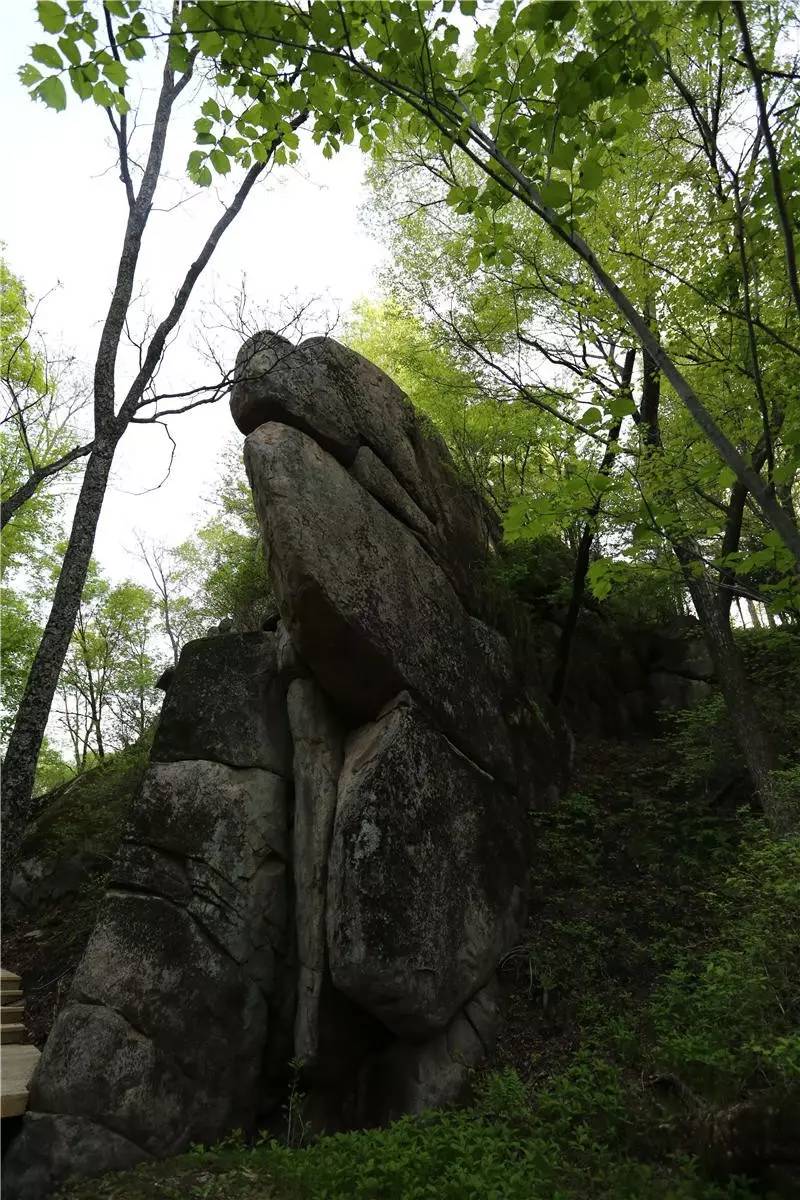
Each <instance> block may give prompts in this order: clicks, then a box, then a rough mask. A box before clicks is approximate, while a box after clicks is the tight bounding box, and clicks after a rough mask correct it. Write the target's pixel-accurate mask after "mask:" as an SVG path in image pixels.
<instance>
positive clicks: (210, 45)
mask: <svg viewBox="0 0 800 1200" xmlns="http://www.w3.org/2000/svg"><path fill="white" fill-rule="evenodd" d="M197 44H198V46H199V47H200V49H201V50H202V52H203V54H205V55H207V56H208V57H209V58H216V56H217V55H218V54H219V52H220V50H221V49H222V47H223V46H224V45H225V43H224V42H223V40H222V35H221V34H219V33H217V32H216V31H215V30H212V31H211V32H210V33H201V34H200V36H199V37H198V39H197Z"/></svg>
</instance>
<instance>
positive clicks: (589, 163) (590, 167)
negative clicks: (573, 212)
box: [581, 158, 603, 192]
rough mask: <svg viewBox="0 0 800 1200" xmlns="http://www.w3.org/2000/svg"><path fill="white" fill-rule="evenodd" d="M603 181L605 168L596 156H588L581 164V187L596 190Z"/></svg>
mask: <svg viewBox="0 0 800 1200" xmlns="http://www.w3.org/2000/svg"><path fill="white" fill-rule="evenodd" d="M602 182H603V168H602V167H601V166H600V163H599V162H598V161H597V159H596V158H587V159H585V161H584V162H583V163H582V165H581V187H584V188H586V189H587V191H590V192H594V191H596V189H597V188H599V187H600V184H601V183H602Z"/></svg>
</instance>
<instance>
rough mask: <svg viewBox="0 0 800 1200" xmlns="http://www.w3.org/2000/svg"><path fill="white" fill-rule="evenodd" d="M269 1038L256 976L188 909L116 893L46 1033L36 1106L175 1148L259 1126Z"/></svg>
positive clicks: (163, 1150) (151, 1147)
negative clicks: (254, 1121)
mask: <svg viewBox="0 0 800 1200" xmlns="http://www.w3.org/2000/svg"><path fill="white" fill-rule="evenodd" d="M266 1033H267V1002H266V999H265V997H264V993H263V991H262V987H261V986H260V983H259V982H258V981H257V980H255V979H253V978H252V977H251V976H250V975H249V974H248V972H247V971H246V970H243V969H242V967H241V966H240V964H238V963H236V962H235V961H234V960H233V959H232V958H231V957H230V956H229V955H228V954H227V953H226V951H225V950H223V949H222V948H221V947H220V946H217V945H216V943H215V942H214V941H213V940H212V939H211V938H210V937H209V936H208V934H207V932H206V931H205V930H204V929H203V928H202V926H201V925H200V924H199V922H197V921H196V920H194V919H193V917H192V916H191V915H190V914H189V912H188V911H186V910H185V909H183V908H180V907H179V906H178V905H176V904H174V903H172V902H169V901H166V900H164V899H161V898H160V897H154V896H148V895H135V894H131V895H128V894H125V893H121V894H120V893H113V892H112V893H110V894H109V897H108V900H107V902H106V905H105V908H104V910H103V912H102V915H101V918H100V921H99V923H98V925H97V927H96V929H95V931H94V933H93V934H92V938H91V940H90V942H89V946H88V948H87V951H86V954H85V955H84V958H83V960H82V962H81V965H80V967H79V968H78V971H77V973H76V975H75V979H74V981H73V985H72V989H71V991H70V999H69V1002H68V1004H67V1006H66V1007H65V1008H64V1009H62V1011H61V1013H60V1014H59V1016H58V1018H57V1020H56V1023H55V1025H54V1027H53V1030H52V1032H51V1034H50V1037H49V1038H48V1040H47V1043H46V1046H45V1049H44V1053H43V1055H42V1059H41V1061H40V1064H39V1070H38V1072H37V1076H36V1079H35V1082H34V1087H33V1089H32V1094H31V1107H32V1108H33V1109H34V1110H40V1111H47V1112H63V1113H70V1114H78V1115H81V1116H85V1117H88V1118H90V1119H92V1120H94V1121H96V1122H97V1123H99V1124H102V1125H105V1126H107V1127H108V1128H110V1129H112V1130H114V1131H115V1132H117V1133H119V1134H121V1135H122V1136H124V1137H126V1138H128V1139H129V1140H130V1141H133V1142H135V1143H136V1144H137V1145H140V1146H142V1147H144V1148H145V1149H146V1150H148V1151H149V1152H150V1153H154V1154H159V1155H163V1154H169V1153H174V1152H176V1151H177V1150H178V1149H179V1148H181V1147H182V1146H185V1145H186V1144H188V1142H189V1141H191V1140H194V1141H199V1140H203V1141H208V1140H213V1139H215V1138H217V1137H219V1136H220V1134H221V1132H222V1131H224V1130H225V1129H229V1128H233V1127H235V1126H236V1125H241V1124H243V1123H244V1124H245V1125H246V1124H248V1123H250V1122H251V1121H252V1117H253V1113H254V1111H255V1105H256V1102H257V1087H258V1079H259V1075H260V1070H261V1056H262V1054H263V1049H264V1044H265V1039H266Z"/></svg>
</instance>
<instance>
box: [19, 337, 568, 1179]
mask: <svg viewBox="0 0 800 1200" xmlns="http://www.w3.org/2000/svg"><path fill="white" fill-rule="evenodd" d="M232 411H233V415H234V418H235V420H236V422H237V424H238V425H239V428H240V429H241V430H242V431H243V432H244V433H246V434H248V435H249V436H248V437H247V441H246V445H245V463H246V466H247V471H248V476H249V478H250V482H251V486H252V489H253V496H254V501H255V505H256V510H257V512H258V515H259V519H260V523H261V526H262V530H263V538H264V544H265V549H266V552H267V556H268V561H269V568H270V575H271V578H272V581H273V586H274V589H275V593H276V597H277V602H278V608H279V610H280V621H279V623H278V625H277V629H275V632H269V633H266V632H265V633H259V634H247V635H239V634H231V633H223V634H220V635H218V636H216V637H214V638H209V639H202V640H200V641H197V642H192V643H189V645H187V646H186V647H185V648H184V651H183V653H182V655H181V659H180V662H179V665H178V668H177V671H176V674H175V677H174V679H173V680H172V682H171V683H170V685H169V688H168V691H167V695H166V699H165V702H164V709H163V712H162V715H161V719H160V722H159V726H158V730H157V734H156V739H155V743H154V747H153V751H152V756H151V763H150V766H149V769H148V771H147V774H146V777H145V780H144V784H143V787H142V791H141V794H140V796H139V798H138V800H137V801H135V802H134V805H133V810H132V816H131V820H130V827H129V829H128V830H127V833H126V836H125V838H124V839H123V844H122V848H121V851H120V853H119V855H118V858H117V860H116V862H115V865H114V868H113V872H112V878H111V886H110V888H109V891H108V894H107V897H106V900H105V902H104V905H103V908H102V911H101V916H100V919H99V922H98V925H97V927H96V929H95V931H94V933H93V935H92V938H91V940H90V942H89V945H88V947H87V950H86V954H85V956H84V958H83V960H82V963H81V965H80V967H79V969H78V972H77V974H76V977H75V981H74V984H73V987H72V990H71V992H70V995H69V999H68V1002H67V1004H66V1007H65V1008H64V1009H63V1011H62V1012H61V1013H60V1015H59V1017H58V1018H57V1020H56V1023H55V1026H54V1028H53V1031H52V1033H51V1036H50V1039H49V1040H48V1043H47V1046H46V1048H45V1051H44V1055H43V1058H42V1062H41V1066H40V1069H39V1072H38V1075H37V1077H36V1079H35V1081H34V1085H33V1089H32V1097H31V1106H30V1107H31V1112H30V1113H29V1115H28V1116H27V1117H26V1119H25V1124H24V1127H23V1130H22V1132H21V1134H20V1135H19V1137H18V1138H17V1140H16V1141H15V1142H14V1144H13V1145H12V1147H11V1149H10V1151H9V1153H8V1155H7V1158H6V1187H7V1189H8V1194H9V1196H10V1197H12V1198H13V1197H15V1196H16V1197H18V1198H19V1200H28V1198H32V1197H38V1196H41V1195H46V1194H47V1190H48V1187H49V1186H51V1184H52V1183H53V1182H54V1181H57V1180H59V1179H61V1178H63V1177H64V1176H65V1175H67V1174H93V1173H97V1172H99V1171H101V1170H106V1169H110V1168H120V1167H125V1166H127V1165H128V1164H129V1163H131V1162H134V1161H136V1160H138V1159H141V1158H144V1157H148V1156H156V1157H159V1156H164V1155H167V1154H170V1153H175V1152H177V1151H179V1150H181V1149H183V1148H185V1147H186V1146H187V1145H188V1144H189V1143H190V1142H197V1141H204V1142H209V1141H214V1140H215V1139H217V1138H219V1137H220V1136H222V1135H223V1134H224V1133H226V1132H227V1131H228V1130H230V1129H232V1128H236V1127H242V1128H245V1129H247V1128H252V1127H253V1126H254V1125H256V1124H257V1123H258V1121H259V1119H260V1118H261V1117H262V1116H263V1115H264V1114H265V1113H266V1112H267V1110H268V1109H269V1106H270V1104H271V1103H273V1104H274V1102H275V1090H274V1087H273V1085H274V1084H275V1082H276V1081H277V1080H279V1079H280V1077H281V1072H282V1071H285V1070H286V1066H287V1064H288V1062H289V1060H290V1059H292V1058H293V1057H294V1058H296V1059H300V1060H302V1062H303V1064H304V1066H303V1070H304V1076H305V1081H304V1090H306V1091H307V1092H308V1094H309V1097H310V1113H311V1116H312V1119H313V1120H314V1121H315V1123H316V1125H317V1126H318V1127H319V1128H328V1129H332V1128H337V1127H338V1128H341V1127H347V1126H362V1125H369V1124H375V1123H380V1122H383V1121H386V1120H388V1119H391V1118H393V1117H395V1116H399V1115H401V1114H402V1113H404V1112H416V1111H419V1110H420V1109H422V1108H424V1107H427V1106H430V1105H436V1104H441V1103H446V1102H449V1101H452V1100H454V1099H456V1098H458V1096H459V1094H460V1093H461V1092H462V1091H463V1089H464V1085H465V1082H466V1078H467V1072H468V1069H469V1067H471V1066H473V1065H475V1064H476V1063H478V1062H479V1061H480V1060H481V1059H482V1058H483V1057H485V1056H486V1054H487V1053H489V1052H490V1051H491V1048H492V1043H493V1039H494V1036H495V1033H496V1025H497V1004H496V997H495V986H496V985H495V969H496V965H497V962H498V960H499V959H500V957H501V956H502V955H503V953H504V952H505V951H506V950H507V949H508V948H509V947H510V946H511V945H512V944H513V942H514V940H515V939H516V937H517V936H518V934H519V931H520V926H521V922H522V921H523V919H524V913H525V897H526V890H527V888H526V878H527V873H528V870H529V865H530V855H529V847H528V844H527V836H526V828H527V813H528V811H529V810H530V808H531V807H532V806H534V805H536V804H538V803H541V802H542V801H543V798H544V797H545V794H546V792H547V790H548V789H552V787H553V781H554V780H557V779H558V778H559V777H560V776H561V775H563V772H564V770H565V767H566V762H565V757H566V752H565V739H564V737H563V736H562V734H563V731H560V730H559V728H558V726H557V724H556V723H555V722H554V721H553V720H552V719H550V718H549V717H547V715H546V713H547V710H546V706H545V704H544V702H543V701H542V699H541V697H539V696H537V695H535V694H533V693H532V692H531V690H530V688H529V686H526V684H525V681H524V679H523V677H522V674H521V673H520V671H519V669H518V667H519V664H516V663H515V661H514V656H513V654H512V651H511V648H510V647H509V645H508V643H507V642H506V640H505V639H504V638H503V637H502V636H501V635H500V634H499V633H498V632H497V630H495V629H492V628H490V627H489V626H487V625H486V624H484V623H483V622H482V621H481V620H479V619H478V617H477V616H476V615H475V614H476V612H477V611H479V609H478V607H477V604H476V603H475V595H474V594H473V592H474V584H475V579H476V578H477V577H478V575H479V573H480V568H481V566H482V565H483V564H484V563H485V561H486V558H487V555H489V554H491V553H492V549H493V543H494V540H495V538H496V536H497V531H496V529H495V527H494V523H493V521H492V518H491V517H490V516H489V515H488V513H487V512H486V511H485V509H484V507H483V505H482V504H481V503H480V501H479V500H477V499H476V497H475V496H474V495H473V494H472V493H471V492H470V491H469V490H468V489H466V488H465V487H464V486H463V485H462V484H461V483H460V481H459V480H458V477H457V476H456V474H455V471H454V469H453V465H452V462H451V460H450V458H449V455H448V452H447V450H446V448H445V446H444V444H443V443H442V442H441V440H440V439H438V438H436V437H434V436H431V435H430V434H429V433H428V432H426V431H425V430H424V429H423V428H422V426H421V424H420V422H419V420H418V419H417V418H416V416H415V414H414V412H413V410H412V408H411V406H410V404H409V403H408V401H407V399H406V398H405V396H404V395H403V393H402V392H401V391H400V390H399V389H398V388H397V387H396V386H395V385H394V384H393V383H392V381H391V380H389V379H388V378H387V377H386V376H385V375H383V374H382V373H381V372H380V371H379V370H378V369H377V368H376V367H374V366H373V365H372V364H370V363H368V362H366V361H365V360H364V359H362V358H361V357H360V356H358V355H357V354H354V353H353V352H352V351H350V350H347V349H346V348H345V347H343V346H340V345H339V344H337V343H336V342H334V341H332V340H330V339H327V338H317V339H312V340H311V341H309V342H306V343H303V344H302V345H301V346H299V347H294V346H292V345H291V344H290V343H288V342H286V341H285V340H284V339H281V338H276V337H274V336H273V335H270V334H260V335H257V336H256V337H255V338H254V339H251V340H250V341H249V342H248V343H246V344H245V346H244V347H243V349H242V351H241V353H240V355H239V358H238V360H237V377H236V385H235V388H234V392H233V397H232Z"/></svg>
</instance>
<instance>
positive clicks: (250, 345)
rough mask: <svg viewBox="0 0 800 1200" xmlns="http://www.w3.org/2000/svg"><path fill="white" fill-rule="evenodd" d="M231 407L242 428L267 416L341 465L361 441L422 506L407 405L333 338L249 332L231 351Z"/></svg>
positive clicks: (351, 459) (250, 429)
mask: <svg viewBox="0 0 800 1200" xmlns="http://www.w3.org/2000/svg"><path fill="white" fill-rule="evenodd" d="M276 348H277V349H276ZM231 412H232V414H233V419H234V421H235V422H236V424H237V425H238V427H239V429H241V431H242V433H252V432H253V430H255V429H257V428H258V427H259V426H260V425H263V424H265V423H266V422H268V421H280V422H281V423H282V424H285V425H292V426H294V427H295V428H296V429H300V430H303V431H304V432H305V433H308V434H310V435H311V436H312V437H313V438H314V440H315V441H317V442H318V443H319V444H320V445H321V446H323V447H324V448H325V449H326V450H328V451H329V452H330V453H331V454H333V455H335V456H336V458H338V459H339V461H340V462H342V463H344V464H345V465H346V466H348V467H349V466H351V465H352V464H353V462H354V460H355V457H356V454H357V453H358V450H359V448H360V447H361V446H362V445H367V446H369V447H370V448H371V449H372V450H374V451H375V452H376V453H377V454H378V455H379V457H380V458H381V459H383V461H384V462H385V463H386V465H387V466H388V467H389V469H390V470H391V471H392V473H393V474H394V475H395V476H396V477H397V479H398V480H399V481H400V483H401V484H402V486H403V487H404V488H405V489H406V491H407V492H409V493H410V495H411V496H412V497H413V499H414V500H415V501H416V502H417V504H418V505H419V506H420V507H421V508H423V509H425V511H427V508H426V495H425V487H424V484H423V480H422V477H421V475H420V472H419V469H418V467H417V462H416V458H415V456H414V448H413V446H412V444H411V440H410V433H411V431H412V430H413V429H414V428H415V426H416V418H415V416H414V410H413V408H412V407H411V404H410V403H409V401H408V399H407V398H406V396H405V395H404V393H403V392H402V391H401V390H400V388H399V387H398V386H397V384H396V383H394V381H393V380H391V379H390V378H389V376H388V375H385V374H384V373H383V371H381V370H380V369H379V368H378V367H376V366H374V365H373V364H372V363H370V362H367V360H366V359H365V358H362V357H361V355H360V354H356V352H355V351H354V350H349V349H348V348H347V347H346V346H342V345H340V343H339V342H336V341H334V340H333V338H325V337H318V338H309V340H308V341H307V342H303V343H302V344H301V345H299V346H296V347H290V346H287V344H286V342H285V339H281V341H280V342H279V343H276V342H275V339H274V335H273V334H269V333H257V334H256V335H255V337H253V338H251V339H250V340H249V341H247V342H245V344H244V346H243V347H242V349H241V350H240V351H239V355H238V358H237V367H236V382H235V383H234V387H233V390H232V393H231ZM428 515H429V516H430V515H432V514H431V513H429V514H428Z"/></svg>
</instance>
